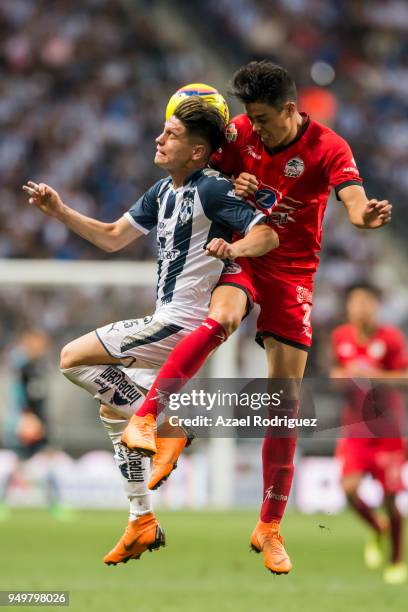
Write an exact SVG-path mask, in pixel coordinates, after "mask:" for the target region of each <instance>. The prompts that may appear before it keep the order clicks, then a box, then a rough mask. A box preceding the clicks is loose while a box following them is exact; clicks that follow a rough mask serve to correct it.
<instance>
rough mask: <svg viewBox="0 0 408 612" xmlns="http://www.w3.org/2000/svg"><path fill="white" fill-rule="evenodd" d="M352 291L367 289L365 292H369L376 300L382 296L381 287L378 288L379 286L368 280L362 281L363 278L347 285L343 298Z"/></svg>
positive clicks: (347, 296) (348, 295)
mask: <svg viewBox="0 0 408 612" xmlns="http://www.w3.org/2000/svg"><path fill="white" fill-rule="evenodd" d="M353 291H367V293H370V294H371V295H372V296H373V297H375V298H376V299H377V300H378V301H380V300H381V298H382V293H381V289H379V287H377V286H376V285H374V284H373V283H370V282H368V281H364V280H363V281H359V282H356V283H353V284H352V285H349V286H348V287H347V289H346V291H345V298H346V300H347V299H348V298H349V297H350V295H351V294H352V293H353Z"/></svg>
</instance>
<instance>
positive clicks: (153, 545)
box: [103, 512, 166, 565]
mask: <svg viewBox="0 0 408 612" xmlns="http://www.w3.org/2000/svg"><path fill="white" fill-rule="evenodd" d="M165 543H166V540H165V535H164V531H163V530H162V528H161V527H160V525H159V523H158V521H157V519H156V517H155V516H154V514H153V513H152V512H149V513H148V514H143V515H142V516H140V517H139V518H138V519H136V520H135V521H129V523H128V526H127V527H126V530H125V533H124V534H123V536H122V537H121V538H120V540H119V542H118V543H117V544H116V546H115V548H112V550H111V551H110V552H109V553H108V554H107V555H105V556H104V558H103V561H104V563H106V565H117V564H118V563H127V562H128V561H129V559H140V556H141V555H142V553H144V552H146V550H150V551H152V550H155V549H157V548H160V546H165Z"/></svg>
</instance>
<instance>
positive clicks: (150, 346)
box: [96, 314, 190, 369]
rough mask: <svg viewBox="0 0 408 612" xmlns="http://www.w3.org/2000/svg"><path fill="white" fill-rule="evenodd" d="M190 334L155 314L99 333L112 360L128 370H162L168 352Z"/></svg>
mask: <svg viewBox="0 0 408 612" xmlns="http://www.w3.org/2000/svg"><path fill="white" fill-rule="evenodd" d="M189 333H190V330H189V329H184V328H183V327H181V326H180V325H176V324H175V323H170V322H169V321H166V320H164V319H163V318H162V317H160V316H157V315H156V314H154V315H152V316H150V317H144V318H143V319H128V320H126V321H116V323H110V324H109V325H105V326H104V327H99V328H98V329H97V330H96V335H97V336H98V338H99V340H100V342H101V343H102V345H103V346H104V348H105V349H106V351H107V352H108V353H109V355H111V356H112V357H116V358H117V359H122V360H123V364H124V365H125V366H126V367H127V368H129V369H134V368H148V369H157V368H161V366H162V365H163V363H164V362H165V361H166V359H167V357H168V356H169V353H170V352H171V351H172V350H173V349H174V347H175V346H176V345H177V344H178V343H179V342H180V340H182V338H184V337H185V336H187V334H189Z"/></svg>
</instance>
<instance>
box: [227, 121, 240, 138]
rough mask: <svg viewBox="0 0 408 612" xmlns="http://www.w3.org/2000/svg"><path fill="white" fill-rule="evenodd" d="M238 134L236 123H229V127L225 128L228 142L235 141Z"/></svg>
mask: <svg viewBox="0 0 408 612" xmlns="http://www.w3.org/2000/svg"><path fill="white" fill-rule="evenodd" d="M237 136H238V130H237V128H236V127H235V123H230V124H229V125H227V129H226V130H225V137H226V139H227V140H228V142H235V141H236V139H237Z"/></svg>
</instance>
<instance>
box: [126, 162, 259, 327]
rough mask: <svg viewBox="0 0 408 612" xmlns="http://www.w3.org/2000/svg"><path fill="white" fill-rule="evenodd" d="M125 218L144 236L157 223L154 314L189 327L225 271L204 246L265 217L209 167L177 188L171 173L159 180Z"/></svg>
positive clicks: (203, 312) (198, 317)
mask: <svg viewBox="0 0 408 612" xmlns="http://www.w3.org/2000/svg"><path fill="white" fill-rule="evenodd" d="M125 217H126V218H127V219H128V221H129V222H130V223H131V224H132V225H133V226H134V227H135V228H137V229H138V230H140V231H141V232H143V233H144V234H147V233H148V232H149V231H150V230H152V229H153V228H154V227H157V248H158V282H157V302H156V313H160V314H162V315H164V316H165V317H166V319H168V320H169V321H171V322H174V323H180V324H181V325H182V326H183V327H184V328H190V329H195V328H196V327H197V325H198V324H199V323H200V322H201V321H202V320H203V318H205V317H206V315H207V310H208V305H209V301H210V297H211V291H212V290H213V288H214V287H215V285H216V283H217V281H218V279H219V277H220V275H221V272H222V269H223V262H222V261H220V260H219V259H215V258H213V257H207V256H206V255H205V252H204V249H205V246H206V244H207V243H208V242H209V241H210V240H211V239H212V238H224V239H225V240H228V241H230V240H231V238H232V235H233V233H234V232H238V233H240V234H245V233H246V232H248V230H249V229H250V228H251V227H253V226H254V225H255V224H257V223H261V222H263V221H264V220H265V216H264V215H263V213H262V212H258V211H256V210H255V209H254V208H252V207H251V205H250V204H248V203H247V202H245V200H242V199H241V198H239V197H238V196H236V195H235V192H234V186H233V184H232V182H231V181H230V180H229V179H227V178H226V177H224V176H223V175H222V174H221V173H220V172H218V171H217V170H212V169H210V168H204V169H200V170H196V171H195V172H193V173H192V174H191V175H190V176H189V177H187V179H186V180H185V181H184V184H183V186H182V187H179V188H178V189H174V188H173V185H172V179H171V178H170V177H169V178H166V179H162V180H160V181H158V182H157V183H155V184H154V185H153V186H152V187H151V188H150V189H149V190H148V191H147V192H146V193H145V194H144V195H143V196H142V197H141V198H140V199H139V200H138V201H137V202H136V203H135V204H134V205H133V206H132V207H131V208H130V210H129V211H128V212H127V213H125Z"/></svg>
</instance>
